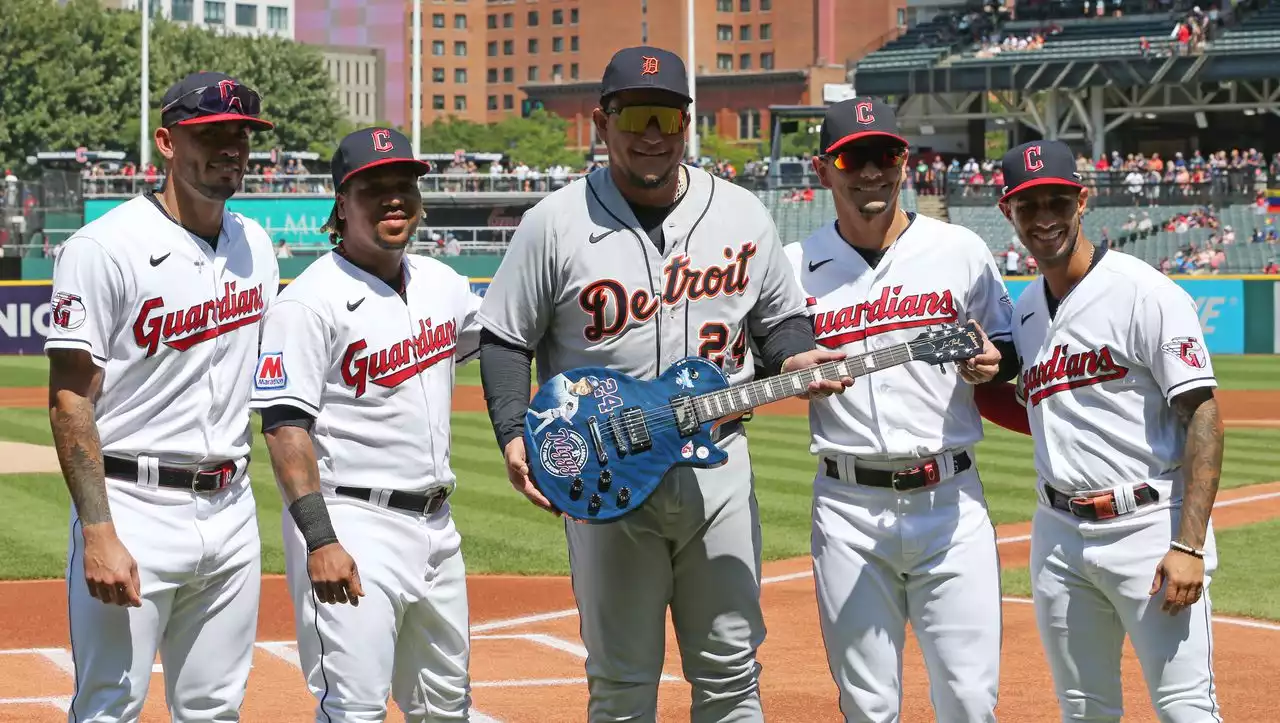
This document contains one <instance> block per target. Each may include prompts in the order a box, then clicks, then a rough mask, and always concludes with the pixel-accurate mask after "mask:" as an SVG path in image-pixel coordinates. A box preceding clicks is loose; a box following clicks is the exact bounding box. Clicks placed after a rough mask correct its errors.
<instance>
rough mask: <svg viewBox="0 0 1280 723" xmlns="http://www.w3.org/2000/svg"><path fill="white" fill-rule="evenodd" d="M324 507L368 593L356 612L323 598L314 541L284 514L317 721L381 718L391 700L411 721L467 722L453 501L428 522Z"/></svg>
mask: <svg viewBox="0 0 1280 723" xmlns="http://www.w3.org/2000/svg"><path fill="white" fill-rule="evenodd" d="M325 501H326V502H327V503H328V505H329V517H330V519H332V521H333V529H334V531H336V532H337V534H338V541H339V542H340V543H341V544H342V546H343V548H344V549H346V551H347V554H349V555H351V557H352V559H354V560H355V562H356V567H357V569H358V570H359V572H360V583H361V585H362V587H363V588H364V593H365V596H364V597H363V598H360V605H359V606H358V607H353V606H352V605H350V604H330V603H321V602H318V601H317V600H316V598H315V595H314V593H313V591H312V588H311V578H310V577H309V576H308V574H307V546H306V542H305V541H304V540H303V538H302V533H300V532H299V531H298V527H297V525H296V524H295V523H294V521H293V517H292V516H291V515H290V514H289V511H288V509H285V510H284V511H283V525H282V527H283V531H284V548H285V573H286V576H287V578H288V582H289V593H290V595H291V596H292V597H293V610H294V623H295V625H296V628H297V636H298V658H299V661H300V662H301V664H302V671H303V674H304V675H305V677H306V680H307V687H308V688H310V690H311V693H312V695H314V696H315V698H316V721H317V723H356V722H357V721H382V720H384V719H385V718H386V715H387V700H388V696H390V697H391V698H394V699H395V701H396V705H397V706H399V708H400V710H401V712H403V713H404V717H405V720H406V721H407V722H408V723H434V722H435V721H457V720H467V716H468V710H469V708H470V705H471V680H470V677H469V669H470V654H471V629H470V614H469V610H468V607H467V582H466V568H465V566H464V564H463V560H462V549H461V542H462V539H461V536H460V535H459V534H458V531H457V528H455V527H454V524H453V517H452V515H451V514H450V507H449V505H448V504H447V503H446V504H445V505H444V507H442V508H441V509H440V510H439V511H437V512H436V513H435V514H433V515H431V516H429V517H427V516H424V515H420V514H412V513H408V512H403V511H399V510H394V509H386V508H382V507H378V506H376V505H373V504H370V503H368V502H361V501H359V500H354V499H349V498H346V497H334V496H326V498H325Z"/></svg>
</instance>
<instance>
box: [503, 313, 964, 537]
mask: <svg viewBox="0 0 1280 723" xmlns="http://www.w3.org/2000/svg"><path fill="white" fill-rule="evenodd" d="M981 352H982V338H981V336H979V334H978V331H977V328H976V327H975V326H974V324H973V323H972V322H969V323H967V324H964V325H960V324H943V325H940V326H938V327H935V328H934V329H932V330H929V331H926V332H923V333H921V334H920V335H919V336H917V337H916V338H915V339H913V340H912V341H909V342H903V343H901V344H897V345H894V346H890V347H885V348H884V349H878V350H876V351H873V352H868V353H866V354H860V355H857V356H852V357H846V358H844V359H841V360H838V361H833V362H827V363H825V364H820V365H818V366H816V367H811V368H809V369H799V370H796V371H793V372H787V373H785V374H779V375H778V376H774V377H769V378H767V379H757V380H754V381H749V382H743V383H741V384H737V385H734V386H729V385H728V382H727V380H726V379H725V375H724V373H723V372H722V371H721V370H720V368H719V366H717V365H716V364H715V363H713V362H711V361H709V360H707V359H703V358H700V357H688V358H685V359H682V360H681V361H678V362H676V363H675V364H673V365H672V366H671V367H670V368H669V369H667V371H665V372H664V373H663V374H662V375H661V376H659V377H658V378H657V379H653V380H651V381H641V380H638V379H635V378H634V377H630V376H628V375H626V374H621V373H619V372H615V371H613V370H611V369H607V368H603V367H580V368H578V369H571V370H569V371H565V372H562V373H560V374H557V375H556V376H554V377H552V378H551V379H549V380H547V383H546V384H544V385H542V386H541V387H539V388H538V393H537V394H536V395H534V397H533V399H532V400H531V401H530V403H529V410H528V412H527V413H526V414H525V427H524V443H525V449H526V450H528V453H527V454H528V459H529V473H530V477H532V478H533V480H534V483H535V484H536V485H537V486H538V489H540V490H541V491H542V494H543V495H545V496H546V498H547V500H548V501H550V502H551V504H553V505H555V507H556V508H557V509H559V510H560V511H561V512H563V513H564V514H565V515H566V516H568V517H570V518H572V519H575V520H578V521H580V522H596V523H604V522H613V521H615V520H617V519H619V518H621V517H623V516H625V515H627V514H629V513H630V512H632V511H634V510H635V509H636V508H638V507H639V506H640V505H642V504H643V503H644V501H645V500H646V499H648V497H649V496H650V495H651V494H653V491H654V489H656V488H657V486H658V483H659V482H661V481H662V477H663V475H665V474H666V473H667V471H668V470H669V469H671V468H672V467H673V466H675V465H678V464H687V465H694V466H698V467H712V466H715V465H717V464H720V463H722V462H724V460H725V459H726V458H727V455H726V453H725V452H724V450H722V449H720V448H719V447H717V446H716V445H715V443H714V442H713V441H712V437H711V430H712V428H713V427H714V426H715V423H716V422H717V421H718V420H721V419H724V418H726V417H734V416H738V415H741V414H743V413H745V412H747V411H749V410H751V409H754V408H755V407H760V406H764V405H766V404H770V403H772V402H776V401H778V400H780V399H785V398H787V397H792V396H796V395H798V394H802V393H804V391H805V390H806V389H807V388H808V386H809V383H810V382H813V381H817V380H819V379H829V380H839V379H842V378H844V377H851V378H855V379H856V378H857V377H860V376H864V375H867V374H870V373H872V372H874V371H876V370H879V369H887V368H889V367H893V366H898V365H900V364H905V363H907V362H910V361H923V362H927V363H930V364H945V363H947V362H956V361H963V360H966V359H972V358H973V357H975V356H977V355H978V354H980V353H981Z"/></svg>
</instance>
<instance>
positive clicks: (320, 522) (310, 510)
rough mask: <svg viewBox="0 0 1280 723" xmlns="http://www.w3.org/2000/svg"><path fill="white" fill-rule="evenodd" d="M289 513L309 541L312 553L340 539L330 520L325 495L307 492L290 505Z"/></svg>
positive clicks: (309, 551) (308, 548)
mask: <svg viewBox="0 0 1280 723" xmlns="http://www.w3.org/2000/svg"><path fill="white" fill-rule="evenodd" d="M289 514H290V516H292V517H293V521H294V523H295V524H297V525H298V530H299V531H300V532H302V538H303V539H304V540H306V542H307V552H308V553H312V552H315V551H316V550H318V549H319V548H321V547H324V546H325V545H328V544H331V543H334V542H337V541H338V534H337V533H336V532H334V531H333V523H332V522H330V521H329V508H328V506H326V505H325V501H324V495H322V494H320V493H319V492H311V493H309V494H305V495H303V496H301V497H299V498H298V499H296V500H294V501H293V504H291V505H289Z"/></svg>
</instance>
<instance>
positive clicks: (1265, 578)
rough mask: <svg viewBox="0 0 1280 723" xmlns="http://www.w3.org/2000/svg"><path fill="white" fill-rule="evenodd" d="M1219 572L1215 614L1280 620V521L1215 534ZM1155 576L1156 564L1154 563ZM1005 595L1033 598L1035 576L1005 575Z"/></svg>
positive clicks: (1018, 570)
mask: <svg viewBox="0 0 1280 723" xmlns="http://www.w3.org/2000/svg"><path fill="white" fill-rule="evenodd" d="M1215 534H1216V536H1217V540H1218V571H1217V572H1216V573H1215V574H1214V576H1213V581H1212V584H1211V585H1210V587H1209V591H1210V594H1211V595H1212V600H1213V612H1214V613H1215V614H1220V615H1241V616H1244V617H1250V618H1263V619H1267V620H1280V566H1277V565H1276V564H1275V560H1274V559H1273V558H1272V557H1271V555H1270V551H1272V550H1277V549H1280V520H1270V521H1267V522H1260V523H1258V524H1254V525H1246V526H1244V527H1235V528H1232V529H1229V530H1218V531H1215ZM1151 571H1152V574H1154V573H1155V564H1154V563H1152V568H1151ZM1001 582H1002V584H1003V585H1004V594H1005V595H1011V596H1015V597H1024V598H1030V597H1031V574H1030V571H1029V570H1028V569H1027V568H1025V567H1015V568H1012V569H1005V570H1003V571H1002V574H1001Z"/></svg>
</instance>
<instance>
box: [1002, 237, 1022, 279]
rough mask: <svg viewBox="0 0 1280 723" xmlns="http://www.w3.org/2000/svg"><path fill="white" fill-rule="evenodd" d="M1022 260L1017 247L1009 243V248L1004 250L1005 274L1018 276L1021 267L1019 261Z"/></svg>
mask: <svg viewBox="0 0 1280 723" xmlns="http://www.w3.org/2000/svg"><path fill="white" fill-rule="evenodd" d="M1021 260H1022V255H1021V254H1019V253H1018V249H1017V247H1015V246H1014V245H1013V244H1009V248H1007V249H1005V252H1004V275H1005V276H1017V275H1018V268H1019V266H1018V262H1019V261H1021Z"/></svg>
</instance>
